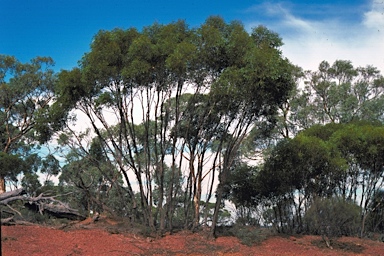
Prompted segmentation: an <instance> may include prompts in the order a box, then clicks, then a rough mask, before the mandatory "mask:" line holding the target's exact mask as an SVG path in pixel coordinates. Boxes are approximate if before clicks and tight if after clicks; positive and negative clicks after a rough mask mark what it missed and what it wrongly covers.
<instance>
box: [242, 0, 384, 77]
mask: <svg viewBox="0 0 384 256" xmlns="http://www.w3.org/2000/svg"><path fill="white" fill-rule="evenodd" d="M320 7H321V8H320ZM247 13H248V15H250V14H251V15H253V16H254V18H253V19H252V18H250V21H249V22H247V23H245V26H246V27H247V28H248V29H250V28H251V27H255V26H257V25H259V24H263V25H266V26H267V27H268V28H269V29H271V30H273V31H276V32H277V33H279V35H280V36H281V37H282V38H283V42H284V46H283V47H282V50H283V54H284V55H285V56H286V57H287V58H288V59H289V60H291V62H292V63H294V64H296V65H298V66H300V67H302V68H303V69H306V70H316V69H317V68H318V65H319V64H320V62H321V61H323V60H326V61H328V62H329V63H333V62H334V61H335V60H350V61H352V63H353V65H354V66H355V67H358V66H367V65H372V66H374V67H377V68H378V69H379V70H380V71H381V73H382V74H384V1H382V0H374V1H371V2H369V3H367V4H366V5H364V6H353V7H351V6H342V5H333V6H332V5H321V6H320V5H311V4H292V3H282V2H272V3H271V2H265V3H263V4H260V5H255V6H253V7H251V8H250V9H249V10H248V11H247ZM258 13H263V14H264V15H257V14H258ZM258 16H260V17H263V16H264V17H268V18H267V19H263V20H259V19H257V17H258Z"/></svg>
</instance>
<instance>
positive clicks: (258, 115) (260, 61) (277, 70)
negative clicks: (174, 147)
mask: <svg viewBox="0 0 384 256" xmlns="http://www.w3.org/2000/svg"><path fill="white" fill-rule="evenodd" d="M237 29H239V30H240V31H241V29H240V27H237ZM260 31H261V32H263V33H261V32H260ZM239 34H241V33H239V32H238V30H237V31H236V30H235V29H234V30H233V32H232V33H231V35H232V38H231V39H232V40H233V43H234V45H242V46H243V47H242V48H240V49H243V50H244V52H245V53H246V54H244V55H243V57H242V58H240V56H239V55H237V57H236V59H235V60H232V63H233V64H232V65H231V66H230V67H228V68H227V69H225V71H224V72H223V73H222V75H221V76H220V79H218V80H217V81H216V82H215V83H213V84H212V88H211V91H210V96H211V97H212V102H213V103H214V105H213V106H214V107H213V108H214V110H215V111H216V112H217V113H218V114H219V116H220V122H221V123H222V128H221V135H220V136H221V138H220V144H219V146H218V149H217V151H218V152H220V154H221V160H220V161H221V164H220V165H219V168H218V169H219V170H218V171H219V182H220V183H219V185H218V188H217V191H216V207H215V215H214V220H213V228H212V230H213V233H214V232H215V227H216V224H217V223H216V222H217V217H218V213H219V208H220V205H221V203H222V196H223V192H224V186H225V184H226V182H227V179H228V175H229V172H230V170H231V166H232V165H233V163H234V161H235V159H236V158H237V157H238V156H239V149H240V146H241V144H242V142H243V141H244V139H245V138H246V136H247V135H248V134H249V132H250V131H251V130H252V129H253V128H255V127H258V129H261V128H262V127H266V126H270V127H273V125H274V123H275V116H276V113H277V109H278V106H279V105H281V104H282V103H283V102H284V100H285V99H286V98H287V96H288V93H289V91H290V90H291V89H292V87H293V86H294V79H293V76H292V64H291V63H290V62H289V61H288V60H287V59H285V58H283V56H282V55H281V51H280V50H279V49H278V47H279V46H281V44H282V42H281V39H280V38H279V37H278V36H276V34H275V33H274V32H271V31H266V29H265V28H260V27H259V28H255V29H254V30H253V32H252V34H251V35H250V37H249V38H247V37H245V34H242V35H244V37H240V36H239ZM266 34H270V35H273V36H268V37H266V36H265V35H266ZM229 42H231V40H230V41H229ZM229 45H231V43H229ZM229 49H231V48H229ZM229 52H230V50H229ZM229 56H231V55H230V54H229Z"/></svg>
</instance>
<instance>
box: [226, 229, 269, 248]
mask: <svg viewBox="0 0 384 256" xmlns="http://www.w3.org/2000/svg"><path fill="white" fill-rule="evenodd" d="M229 234H230V235H232V236H235V237H237V238H238V239H239V240H240V241H241V243H242V244H244V245H247V246H253V245H255V244H260V243H262V242H263V241H264V240H266V239H267V238H268V236H269V232H268V230H267V229H263V228H259V227H255V226H245V225H239V224H236V225H234V226H233V227H231V228H230V230H229Z"/></svg>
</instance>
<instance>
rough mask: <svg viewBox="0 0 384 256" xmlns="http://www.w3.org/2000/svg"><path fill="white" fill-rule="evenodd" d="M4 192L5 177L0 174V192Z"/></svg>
mask: <svg viewBox="0 0 384 256" xmlns="http://www.w3.org/2000/svg"><path fill="white" fill-rule="evenodd" d="M3 193H5V178H4V177H3V176H0V194H3Z"/></svg>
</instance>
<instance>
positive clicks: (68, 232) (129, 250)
mask: <svg viewBox="0 0 384 256" xmlns="http://www.w3.org/2000/svg"><path fill="white" fill-rule="evenodd" d="M106 224H108V227H109V228H108V227H107V225H106ZM118 225H119V224H118V223H115V222H111V221H109V222H108V223H106V222H104V225H103V226H100V225H99V224H98V225H96V224H93V223H85V222H84V223H83V224H82V225H74V226H72V227H71V228H69V229H68V228H66V229H65V230H64V229H57V228H50V227H44V226H17V225H16V226H2V227H1V229H2V230H1V231H2V232H1V235H2V237H1V241H2V253H3V254H2V255H4V256H14V255H29V256H32V255H39V256H43V255H49V256H52V255H92V256H96V255H239V256H240V255H247V256H250V255H268V256H270V255H279V256H280V255H295V256H296V255H310V256H316V255H319V256H320V255H335V256H336V255H337V256H339V255H384V243H382V242H379V241H373V240H365V239H358V238H351V237H348V238H347V237H344V238H341V239H338V241H337V242H336V243H335V244H334V249H329V248H327V247H325V245H324V243H322V241H321V238H320V237H317V236H300V237H281V236H272V237H270V238H268V239H267V240H265V241H263V242H262V243H261V244H257V245H253V246H252V247H249V246H246V245H243V244H241V242H240V241H239V240H238V239H237V238H234V237H219V238H217V239H214V240H213V239H208V238H207V236H206V235H205V234H203V233H191V232H187V231H183V232H179V233H176V234H172V235H166V236H164V237H161V238H156V239H155V238H145V237H142V236H139V235H135V234H133V233H132V232H130V233H128V232H121V231H119V229H118ZM111 227H112V228H111ZM113 228H114V229H113Z"/></svg>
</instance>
